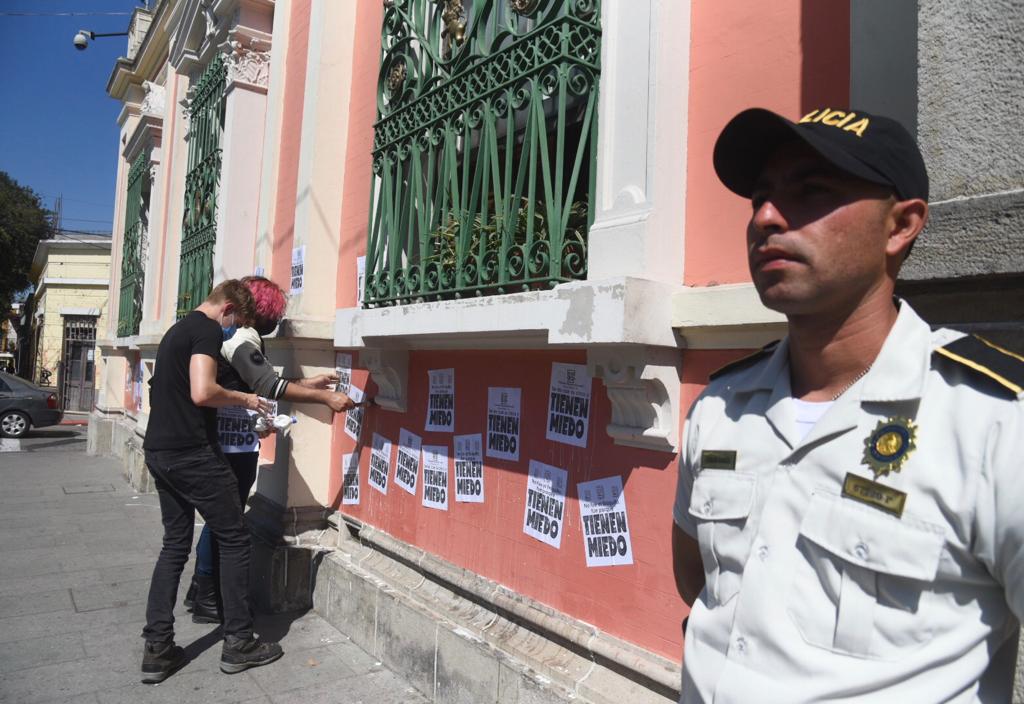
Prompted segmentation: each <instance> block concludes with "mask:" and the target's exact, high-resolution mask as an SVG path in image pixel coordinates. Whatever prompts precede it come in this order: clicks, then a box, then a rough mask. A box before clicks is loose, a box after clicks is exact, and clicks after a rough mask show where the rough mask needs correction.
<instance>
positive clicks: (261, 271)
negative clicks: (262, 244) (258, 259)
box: [252, 266, 266, 276]
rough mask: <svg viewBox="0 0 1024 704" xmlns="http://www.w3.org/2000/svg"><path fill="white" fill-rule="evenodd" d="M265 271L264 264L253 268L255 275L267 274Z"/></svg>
mask: <svg viewBox="0 0 1024 704" xmlns="http://www.w3.org/2000/svg"><path fill="white" fill-rule="evenodd" d="M265 271H266V270H265V269H264V268H263V267H262V266H257V267H256V268H255V269H253V270H252V275H253V276H266V273H265Z"/></svg>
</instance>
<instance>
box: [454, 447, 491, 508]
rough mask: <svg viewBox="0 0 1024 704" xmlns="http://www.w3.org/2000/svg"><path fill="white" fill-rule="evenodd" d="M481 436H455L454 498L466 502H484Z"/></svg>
mask: <svg viewBox="0 0 1024 704" xmlns="http://www.w3.org/2000/svg"><path fill="white" fill-rule="evenodd" d="M483 444H484V441H483V437H482V436H481V435H480V433H477V434H475V435H456V436H455V500H456V501H465V502H467V503H475V504H482V503H483V502H484V458H483Z"/></svg>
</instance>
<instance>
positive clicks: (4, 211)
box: [0, 171, 53, 311]
mask: <svg viewBox="0 0 1024 704" xmlns="http://www.w3.org/2000/svg"><path fill="white" fill-rule="evenodd" d="M51 217H52V213H51V212H50V211H49V210H47V209H46V208H44V207H43V204H42V201H41V200H40V199H39V196H38V195H36V193H35V192H34V191H33V190H32V189H31V188H29V187H28V186H22V185H21V184H19V183H18V182H17V181H15V180H14V179H13V178H11V177H10V176H9V175H8V174H7V173H6V172H4V171H0V253H2V254H0V311H6V310H10V307H11V301H12V300H13V299H14V294H16V293H18V292H19V291H22V290H24V289H25V287H26V286H28V285H29V279H28V274H29V268H30V267H31V266H32V257H33V255H34V254H35V251H36V245H37V244H38V243H39V240H41V239H46V238H48V237H51V236H52V233H53V225H52V221H51Z"/></svg>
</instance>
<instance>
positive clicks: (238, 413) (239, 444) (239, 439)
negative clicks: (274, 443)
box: [217, 406, 260, 454]
mask: <svg viewBox="0 0 1024 704" xmlns="http://www.w3.org/2000/svg"><path fill="white" fill-rule="evenodd" d="M253 415H254V414H253V413H250V412H249V411H247V410H246V409H244V408H242V407H241V406H227V407H226V408H218V409H217V440H218V442H220V449H221V450H223V451H224V452H225V453H227V454H232V453H236V452H256V451H257V450H259V449H260V437H259V435H257V434H256V431H255V430H253V429H252V422H253Z"/></svg>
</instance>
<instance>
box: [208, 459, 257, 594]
mask: <svg viewBox="0 0 1024 704" xmlns="http://www.w3.org/2000/svg"><path fill="white" fill-rule="evenodd" d="M224 459H226V460H227V461H228V464H229V465H230V466H231V471H232V472H234V473H235V480H236V481H237V482H238V501H239V502H240V503H241V505H242V510H243V511H245V502H246V501H248V499H249V490H250V489H252V485H253V483H254V482H255V481H256V467H257V465H258V464H259V460H260V453H258V452H225V453H224ZM219 559H220V550H219V549H218V547H217V539H216V538H214V537H213V532H212V531H211V530H210V526H206V525H204V526H203V530H202V532H201V533H200V534H199V542H198V543H196V574H200V575H203V576H205V577H211V576H213V575H215V574H217V562H218V560H219Z"/></svg>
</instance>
